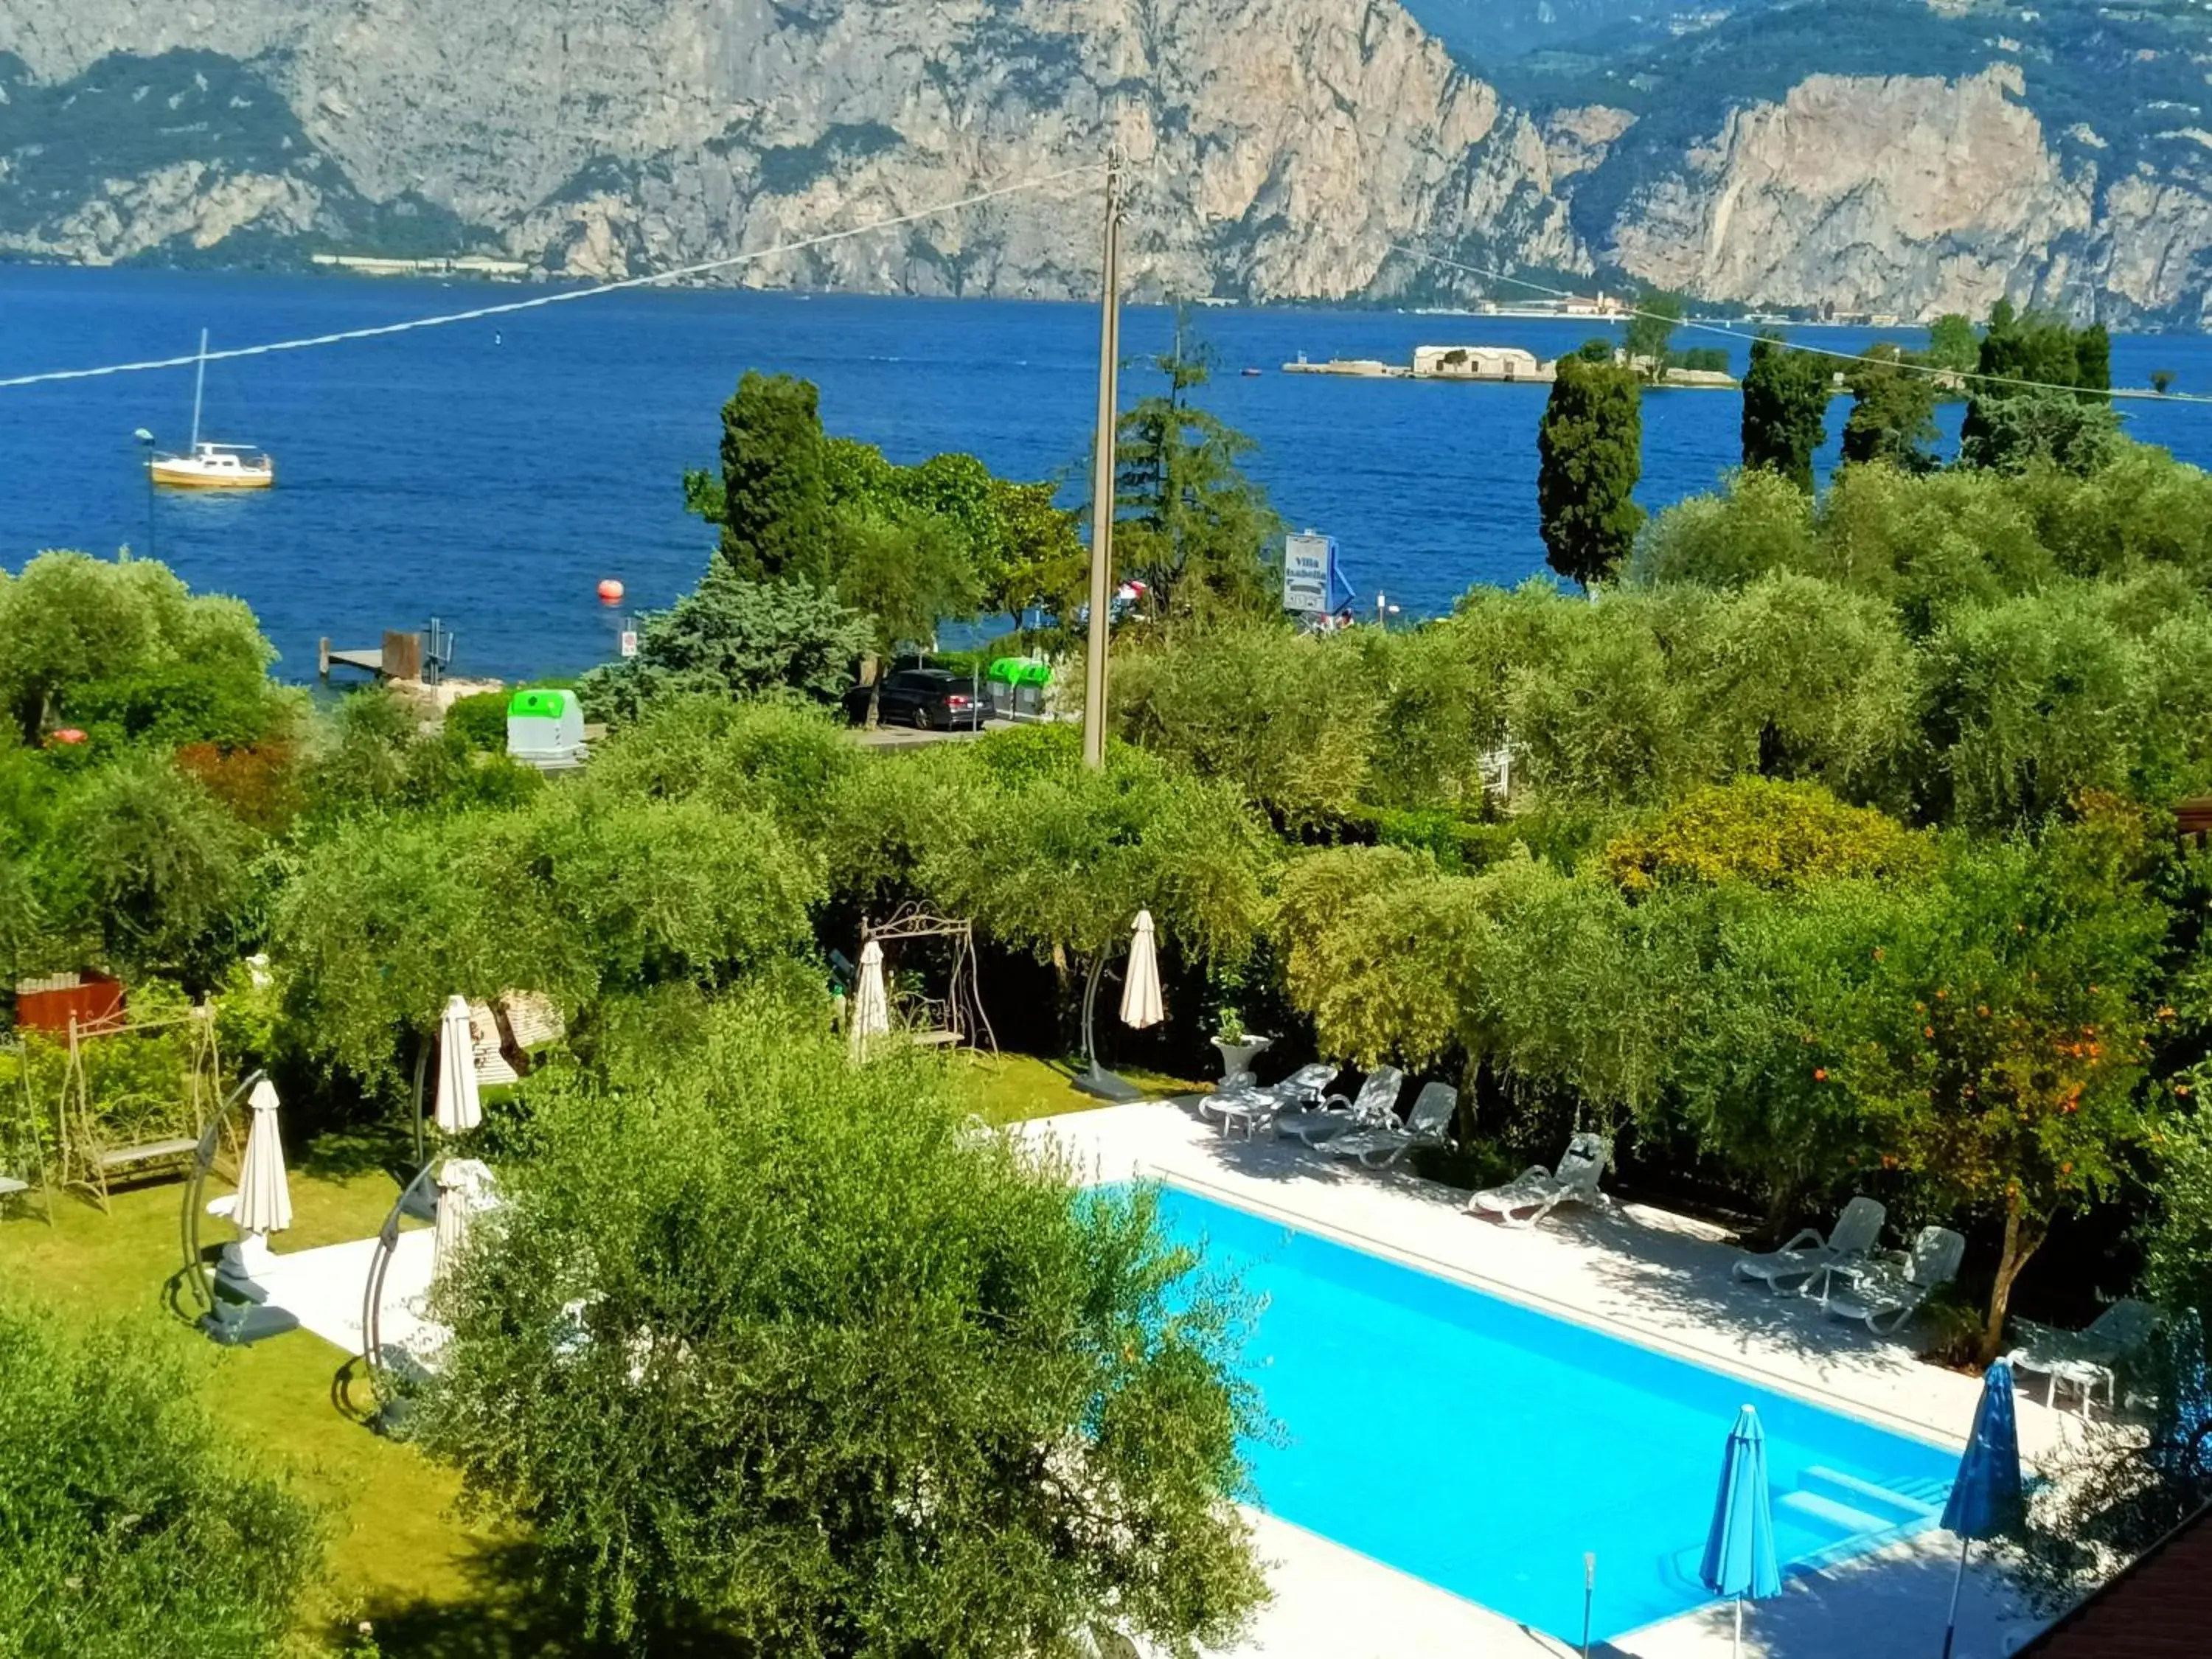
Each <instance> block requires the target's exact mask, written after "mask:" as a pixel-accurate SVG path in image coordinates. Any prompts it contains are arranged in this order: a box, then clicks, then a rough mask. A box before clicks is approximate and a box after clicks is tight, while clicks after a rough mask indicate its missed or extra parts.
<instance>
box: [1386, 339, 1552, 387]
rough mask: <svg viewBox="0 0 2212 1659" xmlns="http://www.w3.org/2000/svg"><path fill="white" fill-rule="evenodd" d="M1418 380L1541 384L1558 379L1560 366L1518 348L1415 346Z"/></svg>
mask: <svg viewBox="0 0 2212 1659" xmlns="http://www.w3.org/2000/svg"><path fill="white" fill-rule="evenodd" d="M1413 378H1414V379H1415V380H1539V381H1549V380H1556V379H1557V378H1559V365H1558V364H1557V363H1556V362H1545V361H1543V360H1541V359H1540V358H1538V357H1537V356H1536V354H1535V353H1534V352H1533V351H1524V350H1522V349H1521V348H1520V347H1519V346H1433V345H1427V346H1415V347H1414V348H1413Z"/></svg>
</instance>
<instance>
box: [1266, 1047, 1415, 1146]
mask: <svg viewBox="0 0 2212 1659" xmlns="http://www.w3.org/2000/svg"><path fill="white" fill-rule="evenodd" d="M1405 1086H1406V1074H1405V1073H1403V1072H1401V1071H1400V1070H1399V1069H1398V1068H1397V1067H1396V1066H1376V1068H1375V1069H1374V1070H1373V1071H1371V1072H1370V1073H1368V1074H1367V1078H1366V1080H1365V1081H1364V1082H1363V1083H1362V1084H1361V1085H1359V1092H1358V1094H1357V1095H1355V1096H1353V1097H1352V1098H1351V1099H1349V1100H1346V1098H1345V1097H1343V1096H1342V1095H1331V1096H1330V1097H1328V1099H1327V1100H1324V1101H1323V1102H1322V1103H1321V1104H1320V1105H1318V1106H1316V1107H1315V1108H1313V1109H1311V1110H1310V1111H1304V1112H1285V1113H1284V1114H1282V1115H1280V1116H1279V1117H1277V1118H1276V1119H1275V1133H1277V1134H1279V1135H1280V1136H1282V1137H1283V1139H1285V1140H1300V1141H1304V1143H1305V1144H1306V1145H1307V1146H1314V1145H1315V1144H1316V1143H1317V1142H1320V1141H1323V1140H1327V1139H1329V1138H1330V1137H1331V1136H1333V1135H1340V1134H1342V1133H1344V1132H1345V1131H1346V1130H1347V1129H1379V1128H1383V1127H1387V1126H1389V1124H1392V1123H1395V1121H1397V1109H1398V1091H1400V1090H1401V1089H1403V1088H1404V1087H1405Z"/></svg>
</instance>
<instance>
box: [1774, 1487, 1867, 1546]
mask: <svg viewBox="0 0 2212 1659" xmlns="http://www.w3.org/2000/svg"><path fill="white" fill-rule="evenodd" d="M1775 1504H1776V1507H1777V1508H1779V1509H1785V1510H1795V1511H1796V1513H1797V1514H1799V1515H1802V1516H1811V1517H1812V1518H1813V1519H1814V1520H1815V1521H1818V1522H1820V1523H1821V1525H1823V1526H1826V1527H1830V1528H1833V1529H1834V1530H1836V1531H1837V1532H1839V1533H1841V1534H1844V1536H1845V1537H1847V1538H1857V1537H1859V1536H1861V1535H1862V1534H1866V1533H1873V1532H1887V1530H1888V1529H1889V1528H1892V1527H1893V1526H1895V1525H1896V1524H1897V1522H1896V1521H1895V1520H1894V1519H1893V1518H1891V1517H1889V1516H1880V1515H1869V1514H1868V1513H1867V1512H1866V1511H1865V1510H1855V1509H1853V1508H1852V1507H1851V1506H1850V1504H1839V1503H1838V1502H1837V1501H1836V1500H1835V1499H1834V1498H1823V1497H1821V1496H1820V1493H1818V1492H1804V1491H1802V1490H1801V1491H1798V1492H1784V1493H1783V1494H1782V1496H1781V1497H1780V1498H1777V1499H1776V1500H1775Z"/></svg>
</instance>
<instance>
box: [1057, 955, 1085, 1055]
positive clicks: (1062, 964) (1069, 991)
mask: <svg viewBox="0 0 2212 1659" xmlns="http://www.w3.org/2000/svg"><path fill="white" fill-rule="evenodd" d="M1052 977H1053V981H1054V990H1055V991H1056V992H1057V993H1058V994H1057V995H1056V996H1055V997H1054V999H1053V1005H1052V1006H1053V1007H1054V1009H1056V1010H1057V1011H1058V1013H1059V1018H1058V1019H1057V1021H1056V1022H1055V1023H1056V1024H1058V1026H1059V1027H1060V1041H1061V1042H1063V1043H1065V1042H1067V1032H1068V1010H1069V1009H1070V1008H1071V1007H1073V1006H1074V997H1075V970H1074V969H1073V967H1072V966H1070V964H1069V963H1068V960H1067V951H1066V949H1065V948H1063V947H1062V946H1060V945H1054V946H1053V947H1052ZM1082 1023H1083V1013H1082V1010H1080V1009H1076V1012H1075V1024H1076V1026H1077V1028H1078V1030H1077V1036H1076V1038H1075V1041H1076V1042H1081V1041H1082V1040H1083V1039H1082V1035H1081V1031H1080V1027H1081V1025H1082Z"/></svg>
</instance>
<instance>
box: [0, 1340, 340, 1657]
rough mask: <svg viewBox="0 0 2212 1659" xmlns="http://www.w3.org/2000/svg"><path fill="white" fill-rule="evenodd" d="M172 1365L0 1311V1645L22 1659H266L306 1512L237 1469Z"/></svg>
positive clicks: (278, 1641)
mask: <svg viewBox="0 0 2212 1659" xmlns="http://www.w3.org/2000/svg"><path fill="white" fill-rule="evenodd" d="M247 1461H248V1460H246V1459H242V1458H241V1457H240V1455H239V1454H238V1451H237V1449H236V1447H235V1445H234V1443H233V1441H232V1438H231V1436H230V1434H229V1433H228V1431H226V1430H225V1429H224V1428H222V1426H220V1425H217V1424H216V1422H215V1421H214V1420H213V1419H211V1418H210V1416H209V1415H208V1414H207V1413H205V1412H204V1411H203V1410H201V1409H200V1408H199V1407H198V1406H197V1403H196V1402H194V1401H193V1400H192V1399H191V1390H190V1389H189V1388H188V1387H187V1385H186V1383H185V1379H184V1377H183V1376H182V1375H181V1373H180V1371H179V1367H178V1366H177V1365H176V1364H174V1363H173V1361H171V1360H169V1359H167V1358H165V1357H162V1356H161V1355H159V1354H157V1353H155V1351H154V1350H153V1349H152V1348H151V1347H150V1346H149V1345H148V1344H147V1343H146V1342H145V1341H144V1340H143V1339H141V1338H138V1337H136V1336H133V1335H131V1334H127V1333H125V1332H124V1331H122V1330H120V1329H113V1330H108V1329H100V1330H94V1331H92V1332H89V1333H88V1334H72V1335H64V1334H63V1333H62V1331H61V1329H60V1328H59V1324H58V1321H57V1322H48V1321H46V1320H43V1319H41V1318H39V1317H36V1316H32V1315H28V1314H26V1313H24V1312H21V1311H19V1310H13V1309H9V1308H6V1307H0V1493H4V1494H5V1501H4V1503H0V1648H4V1650H6V1651H7V1652H8V1653H9V1654H10V1655H20V1656H21V1659H139V1656H141V1655H143V1654H149V1653H161V1654H173V1655H176V1656H178V1659H261V1656H268V1659H276V1656H277V1655H280V1654H286V1653H290V1652H293V1651H295V1648H294V1647H293V1645H292V1643H293V1637H294V1633H295V1619H296V1617H297V1607H296V1604H297V1601H298V1598H299V1596H300V1595H301V1591H302V1590H304V1589H306V1587H307V1584H308V1583H309V1582H310V1580H311V1579H312V1578H313V1574H314V1571H315V1567H316V1565H317V1563H318V1560H319V1555H320V1541H319V1535H318V1530H317V1525H316V1521H315V1517H314V1516H313V1513H312V1512H311V1511H310V1510H308V1508H307V1505H306V1504H303V1503H301V1501H300V1499H298V1498H296V1497H295V1496H294V1495H293V1494H292V1493H291V1492H289V1490H288V1489H287V1488H286V1487H284V1486H282V1485H280V1484H279V1483H278V1482H276V1481H275V1480H270V1479H269V1478H267V1477H265V1476H262V1475H258V1474H250V1473H243V1472H241V1466H242V1465H243V1464H244V1463H245V1462H247Z"/></svg>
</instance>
